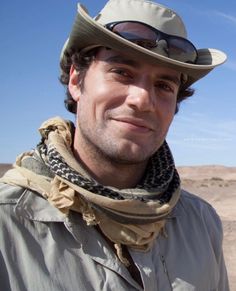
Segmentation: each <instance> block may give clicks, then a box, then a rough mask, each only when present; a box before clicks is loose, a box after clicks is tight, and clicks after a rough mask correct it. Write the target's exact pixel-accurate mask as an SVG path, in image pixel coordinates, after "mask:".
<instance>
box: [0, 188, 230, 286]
mask: <svg viewBox="0 0 236 291" xmlns="http://www.w3.org/2000/svg"><path fill="white" fill-rule="evenodd" d="M166 231H167V234H168V237H167V238H165V237H163V236H159V237H158V238H157V240H156V242H155V244H154V246H153V248H152V249H151V250H150V251H149V252H137V251H136V252H135V251H131V250H130V254H131V256H132V258H133V260H134V262H135V264H136V266H137V268H138V269H139V271H140V273H141V277H142V281H143V286H144V289H142V288H141V287H140V286H139V285H138V284H137V283H136V282H135V281H134V280H133V279H132V277H131V276H130V274H129V272H128V271H127V269H126V267H125V266H124V265H123V264H122V263H121V262H120V261H119V260H118V259H117V258H116V256H115V254H114V253H113V251H112V250H111V249H110V247H109V246H108V245H107V243H106V242H105V241H104V239H103V238H102V237H101V235H100V234H99V233H98V232H97V231H96V229H95V228H94V227H92V226H86V225H85V223H84V221H83V220H82V219H81V217H80V215H79V214H77V213H73V212H71V213H70V215H69V217H66V216H65V215H63V214H62V213H61V212H59V210H57V209H56V208H54V207H53V206H51V205H50V204H49V203H48V202H47V201H46V200H44V199H43V198H42V197H41V196H39V195H37V194H36V193H33V192H32V191H29V190H26V189H23V188H20V187H15V186H14V187H13V186H9V185H6V184H1V185H0V289H1V290H4V291H10V290H11V291H44V290H47V291H48V290H50V291H54V290H55V291H75V290H81V291H90V290H91V291H92V290H99V291H100V290H104V291H108V290H109V291H111V290H112V291H113V290H117V291H118V290H119V291H124V290H129V291H130V290H146V291H156V290H159V291H169V290H174V291H193V290H194V291H213V290H214V291H216V290H218V291H228V290H229V287H228V281H227V274H226V269H225V264H224V259H223V254H222V226H221V222H220V219H219V217H218V216H217V214H216V213H215V211H214V209H213V208H212V207H211V206H210V205H209V204H208V203H206V202H205V201H203V200H201V199H199V198H198V197H196V196H193V195H191V194H189V193H186V192H184V191H182V194H181V198H180V200H179V202H178V204H177V206H176V207H175V209H174V211H173V213H172V216H171V218H170V219H169V220H168V222H167V226H166Z"/></svg>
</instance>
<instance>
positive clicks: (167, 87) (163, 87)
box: [156, 82, 174, 92]
mask: <svg viewBox="0 0 236 291" xmlns="http://www.w3.org/2000/svg"><path fill="white" fill-rule="evenodd" d="M156 87H157V88H158V89H161V90H164V91H167V92H173V91H174V90H173V88H172V87H171V86H170V85H169V84H167V83H163V82H158V83H157V84H156Z"/></svg>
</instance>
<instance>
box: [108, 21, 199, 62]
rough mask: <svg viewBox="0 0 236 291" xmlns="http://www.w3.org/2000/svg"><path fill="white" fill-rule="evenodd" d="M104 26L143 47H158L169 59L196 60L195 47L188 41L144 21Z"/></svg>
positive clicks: (118, 22) (113, 23)
mask: <svg viewBox="0 0 236 291" xmlns="http://www.w3.org/2000/svg"><path fill="white" fill-rule="evenodd" d="M105 28H107V29H109V30H110V31H112V32H114V33H116V34H117V35H119V36H121V37H122V38H125V39H127V40H129V41H131V42H133V43H135V44H137V45H140V46H142V47H144V48H147V49H155V48H160V49H162V51H164V55H166V56H167V57H169V58H171V59H174V60H177V61H181V62H184V63H191V64H194V63H196V61H197V57H198V53H197V49H196V48H195V46H194V45H193V44H192V43H191V42H190V41H188V40H187V39H185V38H183V37H179V36H175V35H170V34H167V33H164V32H162V31H160V30H157V29H155V28H154V27H152V26H150V25H148V24H146V23H142V22H138V21H116V22H111V23H108V24H106V25H105Z"/></svg>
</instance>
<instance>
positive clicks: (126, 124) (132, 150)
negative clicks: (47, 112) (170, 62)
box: [69, 48, 180, 164]
mask: <svg viewBox="0 0 236 291" xmlns="http://www.w3.org/2000/svg"><path fill="white" fill-rule="evenodd" d="M78 74H79V73H78ZM179 85H180V73H179V72H177V71H175V70H172V69H170V68H166V67H161V66H157V65H155V66H154V65H151V64H147V63H144V62H142V61H140V60H134V59H132V58H131V57H127V56H126V55H124V54H122V53H118V52H116V51H113V50H108V49H105V48H104V49H101V50H100V51H99V52H98V54H97V56H96V58H95V60H94V61H93V62H92V64H91V65H90V67H89V69H88V71H87V73H86V75H85V78H84V86H83V90H81V88H80V86H79V85H78V76H77V75H76V72H75V70H74V71H72V73H71V77H70V84H69V89H70V92H71V94H72V97H73V98H74V99H75V100H76V101H77V102H78V103H77V129H76V134H75V144H74V146H75V148H76V150H77V152H78V153H82V151H83V153H85V155H86V154H87V155H90V156H94V154H98V153H99V154H100V155H102V156H103V157H104V158H106V159H109V160H110V161H115V162H119V163H127V164H134V163H140V162H145V161H147V159H148V158H149V157H150V156H151V155H152V154H153V153H154V152H156V150H157V149H158V148H159V147H160V145H161V144H162V143H163V141H164V139H165V137H166V134H167V131H168V128H169V125H170V123H171V121H172V119H173V116H174V113H175V108H176V101H177V93H178V89H179ZM71 88H73V89H71ZM86 151H87V152H86Z"/></svg>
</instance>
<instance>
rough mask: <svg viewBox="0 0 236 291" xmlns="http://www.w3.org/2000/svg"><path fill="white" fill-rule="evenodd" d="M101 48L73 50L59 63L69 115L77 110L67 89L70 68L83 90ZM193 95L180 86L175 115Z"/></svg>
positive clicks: (191, 91)
mask: <svg viewBox="0 0 236 291" xmlns="http://www.w3.org/2000/svg"><path fill="white" fill-rule="evenodd" d="M100 48H101V47H96V48H93V49H91V50H89V51H84V52H83V51H81V52H77V51H75V50H73V49H72V50H71V51H70V52H67V53H66V54H65V57H64V58H63V60H62V61H61V62H60V67H61V76H60V82H61V83H62V84H63V85H65V86H66V97H65V100H64V103H65V107H66V109H67V110H68V111H69V112H71V113H76V110H77V103H76V102H75V101H74V100H73V98H72V96H71V94H70V92H69V89H68V84H69V79H70V68H71V65H72V64H73V65H74V67H75V69H76V70H77V71H79V83H80V86H81V90H83V84H84V78H85V75H86V72H87V70H88V68H89V66H90V64H91V63H92V61H93V60H94V59H95V57H96V55H97V53H98V51H99V49H100ZM193 94H194V89H192V88H190V87H188V88H185V87H184V86H180V89H179V92H178V96H177V104H176V110H175V113H177V112H178V111H179V105H180V103H181V102H182V101H183V100H185V99H187V98H188V97H191V96H192V95H193Z"/></svg>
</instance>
